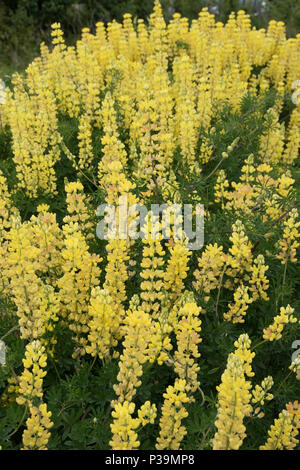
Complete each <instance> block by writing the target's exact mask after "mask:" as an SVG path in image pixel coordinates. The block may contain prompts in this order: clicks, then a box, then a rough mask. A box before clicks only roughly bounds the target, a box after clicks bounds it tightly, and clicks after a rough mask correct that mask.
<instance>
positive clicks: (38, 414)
mask: <svg viewBox="0 0 300 470" xmlns="http://www.w3.org/2000/svg"><path fill="white" fill-rule="evenodd" d="M23 365H24V371H23V373H22V374H21V376H20V377H19V387H18V397H17V400H16V401H17V403H18V404H19V405H26V406H27V407H28V409H29V417H28V419H27V421H26V428H25V430H24V432H23V446H24V447H23V450H46V449H47V444H48V440H49V438H50V432H49V429H50V428H51V427H52V426H53V423H52V421H51V419H50V418H51V412H50V411H47V405H46V404H45V403H43V391H42V386H43V378H44V377H45V375H46V371H45V368H46V365H47V355H46V354H45V348H44V347H43V346H42V345H41V343H40V341H39V340H35V341H32V342H31V343H28V345H27V346H26V352H25V359H23Z"/></svg>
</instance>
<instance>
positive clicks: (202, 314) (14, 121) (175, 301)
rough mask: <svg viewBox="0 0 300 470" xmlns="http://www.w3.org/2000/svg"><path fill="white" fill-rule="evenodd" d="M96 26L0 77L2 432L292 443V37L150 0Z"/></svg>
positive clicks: (123, 440) (113, 440)
mask: <svg viewBox="0 0 300 470" xmlns="http://www.w3.org/2000/svg"><path fill="white" fill-rule="evenodd" d="M94 31H95V32H94V33H92V32H91V31H90V30H89V28H84V29H83V30H82V35H81V38H80V39H79V40H78V41H77V43H76V44H75V45H72V46H68V45H67V44H66V43H65V40H64V35H63V31H62V28H61V25H60V24H59V23H54V24H53V25H52V45H51V47H47V46H46V45H45V44H44V43H42V44H41V47H40V55H39V57H37V58H36V59H35V60H34V61H33V62H32V63H31V64H30V65H29V66H28V68H27V69H26V71H25V73H23V74H20V73H15V74H14V75H13V77H12V80H11V86H9V87H6V89H5V91H3V93H2V95H1V101H0V149H1V159H0V183H1V184H0V268H1V269H0V289H1V293H0V305H1V309H0V340H1V341H3V344H4V346H5V352H6V355H5V360H3V359H2V356H1V361H2V362H1V364H0V399H1V402H0V445H1V447H2V449H16V450H20V449H40V450H42V449H46V448H47V449H114V450H118V449H128V450H130V449H147V450H155V449H157V450H166V449H169V450H175V449H182V450H185V449H210V450H219V449H220V450H229V449H235V450H237V449H250V450H259V449H260V450H267V449H270V450H273V449H283V450H284V449H288V450H291V449H300V447H299V445H300V444H299V427H300V422H299V403H298V401H297V400H298V399H299V379H300V350H299V344H300V316H299V311H300V302H299V298H298V296H297V292H298V291H299V284H300V277H299V269H298V268H299V245H300V231H299V227H300V220H299V209H298V206H299V203H298V202H297V197H298V196H299V184H300V178H299V175H300V173H299V146H300V107H299V106H300V101H299V100H297V99H295V96H296V95H297V91H296V93H295V88H294V83H295V81H297V80H298V79H300V33H299V34H298V35H297V36H296V37H293V38H289V39H288V38H287V37H286V32H285V25H284V24H283V23H282V22H280V21H279V22H277V21H274V20H272V21H270V23H269V25H268V27H267V28H266V29H256V28H254V27H252V25H251V21H250V17H249V16H248V15H247V14H246V13H245V12H244V11H242V10H241V11H239V12H238V13H236V14H235V13H232V14H231V15H230V16H229V19H228V21H227V22H226V23H224V24H223V23H221V22H217V21H216V19H215V17H214V15H213V14H211V13H209V11H208V10H207V9H205V8H204V9H202V10H201V12H200V13H199V16H198V18H197V19H194V20H192V21H191V22H190V23H189V22H188V20H187V19H186V18H183V17H182V16H181V15H180V14H178V13H175V14H174V15H173V17H172V19H171V20H170V21H169V22H168V23H167V22H166V20H165V19H164V17H163V14H162V9H161V6H160V3H159V2H158V1H156V2H155V6H154V10H153V12H152V13H151V15H150V17H149V21H148V22H145V21H144V20H141V19H138V20H134V19H133V18H132V16H131V15H130V14H126V15H124V19H123V21H122V22H117V21H112V22H109V23H107V24H104V23H102V22H99V23H97V24H96V25H95V30H94ZM0 78H1V77H0ZM297 96H298V95H297ZM120 201H121V203H122V204H123V205H118V204H119V203H120ZM101 204H106V205H110V206H111V207H112V206H114V207H115V206H117V209H116V212H117V215H120V212H121V211H122V210H126V211H128V213H129V218H130V220H131V221H134V220H135V215H136V213H135V212H134V211H133V212H132V208H133V207H135V208H138V207H140V205H143V207H146V208H147V210H149V212H148V217H146V219H145V221H144V224H143V225H142V226H141V227H140V236H139V237H130V233H127V232H126V231H125V236H124V231H123V232H122V230H121V229H122V227H121V225H120V224H119V223H117V224H116V226H115V230H112V231H108V232H106V233H105V236H104V237H102V238H101V237H99V236H98V231H97V228H98V225H97V224H98V221H99V212H98V209H97V208H98V206H100V205H101ZM152 204H159V205H164V206H165V207H166V208H169V210H170V213H169V215H170V231H169V237H168V239H167V240H166V239H165V238H164V237H163V236H162V233H163V230H164V229H165V228H166V227H165V226H164V221H163V220H162V219H161V218H160V217H155V214H154V213H152V216H153V217H150V216H149V215H150V214H151V212H150V210H151V208H152ZM172 204H179V205H183V204H190V205H192V207H193V210H194V211H195V207H196V204H203V207H204V216H203V217H204V238H205V240H204V246H203V247H202V248H199V249H197V250H193V249H192V248H191V246H190V245H189V244H188V240H187V239H186V237H182V238H181V239H178V238H177V237H176V233H175V217H174V218H172V217H171V210H172ZM193 215H195V214H193ZM117 220H119V219H118V217H117ZM153 234H154V235H155V236H153ZM1 344H2V343H1ZM297 348H298V349H297Z"/></svg>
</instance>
